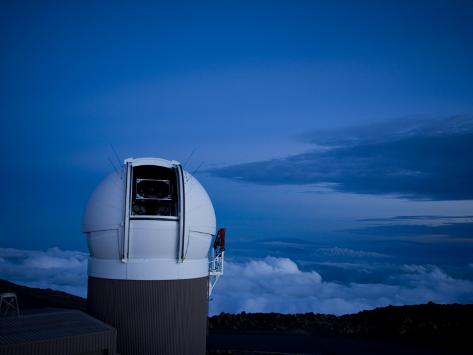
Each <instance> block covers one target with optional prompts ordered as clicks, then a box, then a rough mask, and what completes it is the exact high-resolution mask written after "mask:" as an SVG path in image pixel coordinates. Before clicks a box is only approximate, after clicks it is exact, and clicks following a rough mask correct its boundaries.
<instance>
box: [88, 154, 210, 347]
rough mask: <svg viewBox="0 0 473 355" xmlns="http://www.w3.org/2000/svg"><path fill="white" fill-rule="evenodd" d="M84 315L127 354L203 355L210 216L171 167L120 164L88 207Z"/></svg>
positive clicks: (193, 184)
mask: <svg viewBox="0 0 473 355" xmlns="http://www.w3.org/2000/svg"><path fill="white" fill-rule="evenodd" d="M83 231H84V233H86V235H87V242H88V247H89V252H90V258H89V267H88V275H89V279H88V298H87V302H88V309H89V312H90V313H91V314H92V315H93V316H95V317H96V318H98V319H100V320H102V321H104V322H106V323H108V324H110V325H112V326H114V327H116V328H117V331H118V334H117V335H118V337H117V338H118V344H117V349H118V352H119V353H120V354H122V355H125V354H205V350H206V349H205V345H206V343H205V342H206V326H207V311H208V292H209V285H208V280H209V260H208V250H209V246H210V242H211V238H212V236H213V235H215V212H214V209H213V206H212V203H211V201H210V198H209V196H208V195H207V193H206V191H205V190H204V188H203V187H202V185H201V184H200V183H199V182H198V181H197V180H196V179H195V178H194V177H193V176H192V175H191V174H189V173H188V172H186V171H184V170H183V168H182V166H181V165H180V164H179V163H178V162H177V161H169V160H164V159H158V158H138V159H132V158H130V159H127V160H125V165H124V168H123V170H122V171H121V172H115V173H113V174H111V175H109V176H108V177H107V178H106V179H105V180H104V181H103V182H102V183H101V184H100V185H99V186H98V187H97V188H96V190H95V191H94V192H93V194H92V196H91V197H90V200H89V202H88V204H87V207H86V210H85V215H84V224H83Z"/></svg>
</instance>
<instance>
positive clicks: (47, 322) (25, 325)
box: [0, 310, 114, 347]
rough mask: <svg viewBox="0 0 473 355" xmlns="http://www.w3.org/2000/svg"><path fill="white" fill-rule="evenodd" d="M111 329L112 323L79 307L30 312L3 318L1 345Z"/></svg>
mask: <svg viewBox="0 0 473 355" xmlns="http://www.w3.org/2000/svg"><path fill="white" fill-rule="evenodd" d="M111 331H112V332H113V331H114V328H112V327H111V326H109V325H107V324H105V323H103V322H101V321H99V320H97V319H95V318H93V317H91V316H89V315H87V314H85V313H83V312H81V311H77V310H49V311H48V310H46V311H44V310H43V311H38V312H28V313H26V314H23V315H20V317H19V318H17V317H15V316H11V317H6V318H0V347H1V346H5V345H12V344H18V343H27V342H37V341H45V340H51V339H58V338H65V337H71V336H80V335H90V334H97V333H104V332H105V333H107V332H111Z"/></svg>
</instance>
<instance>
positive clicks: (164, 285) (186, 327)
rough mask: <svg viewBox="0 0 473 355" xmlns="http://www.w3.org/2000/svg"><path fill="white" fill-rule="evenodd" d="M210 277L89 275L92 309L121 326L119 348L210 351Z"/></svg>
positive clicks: (126, 351) (127, 353)
mask: <svg viewBox="0 0 473 355" xmlns="http://www.w3.org/2000/svg"><path fill="white" fill-rule="evenodd" d="M207 283H208V278H207V277H202V278H197V279H187V280H157V281H155V280H145V281H142V280H116V279H102V278H96V277H90V276H89V285H88V296H87V307H88V311H89V313H90V314H91V315H92V316H94V317H96V318H98V319H100V320H102V321H104V322H105V323H108V324H110V325H111V326H113V327H115V328H117V351H118V353H119V354H120V355H131V354H197V355H198V354H202V355H203V354H205V352H206V332H207V313H208V299H207V292H208V284H207Z"/></svg>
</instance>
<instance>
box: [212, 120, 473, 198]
mask: <svg viewBox="0 0 473 355" xmlns="http://www.w3.org/2000/svg"><path fill="white" fill-rule="evenodd" d="M304 139H306V140H307V141H308V142H310V143H311V144H313V145H314V149H313V150H311V151H308V152H305V153H302V154H298V155H292V156H289V157H286V158H280V159H272V160H266V161H260V162H254V163H247V164H239V165H232V166H228V167H223V168H219V169H214V170H211V171H210V173H212V174H213V175H215V176H219V177H224V178H229V179H234V180H240V181H246V182H252V183H258V184H266V185H270V184H278V185H279V184H283V185H284V184H294V185H316V186H325V187H326V186H330V187H331V188H332V189H333V190H336V191H340V192H349V193H357V194H372V195H394V196H399V197H404V198H409V199H426V200H469V199H473V184H471V181H472V180H473V164H471V152H472V151H473V116H454V117H448V118H443V119H433V120H407V119H403V120H395V121H389V122H385V123H377V124H372V125H370V126H363V127H354V128H350V129H343V130H332V131H323V132H313V133H310V134H307V135H306V136H305V137H304Z"/></svg>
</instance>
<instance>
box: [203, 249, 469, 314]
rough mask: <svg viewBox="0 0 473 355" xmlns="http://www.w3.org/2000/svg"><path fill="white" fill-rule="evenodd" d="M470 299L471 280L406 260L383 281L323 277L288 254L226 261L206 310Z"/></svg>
mask: <svg viewBox="0 0 473 355" xmlns="http://www.w3.org/2000/svg"><path fill="white" fill-rule="evenodd" d="M428 301H433V302H436V303H453V302H459V303H468V302H473V282H472V281H469V280H460V279H454V278H452V277H450V276H449V275H447V274H446V273H445V272H444V271H442V270H441V269H440V268H438V267H436V266H433V265H420V266H419V265H418V266H416V265H405V266H401V267H400V268H399V269H398V274H395V275H392V276H391V277H389V278H388V280H387V281H386V282H385V283H348V284H341V283H336V282H327V281H324V280H323V279H322V276H321V275H320V274H319V273H318V272H316V271H302V270H300V269H299V267H298V266H297V264H296V263H294V262H293V261H292V260H290V259H287V258H274V257H266V258H264V259H258V260H251V261H248V262H244V263H235V262H227V263H226V266H225V274H224V276H223V277H222V278H221V280H220V281H219V284H217V286H216V288H215V290H214V294H213V295H212V301H211V303H210V313H211V314H218V313H220V312H230V313H236V312H241V311H246V312H282V313H303V312H319V313H331V314H347V313H354V312H358V311H361V310H365V309H372V308H375V307H381V306H387V305H402V304H416V303H425V302H428Z"/></svg>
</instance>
